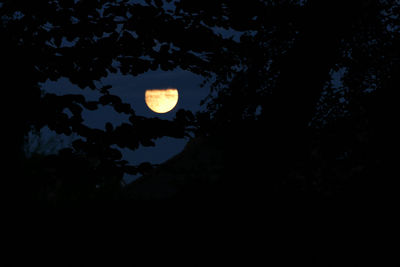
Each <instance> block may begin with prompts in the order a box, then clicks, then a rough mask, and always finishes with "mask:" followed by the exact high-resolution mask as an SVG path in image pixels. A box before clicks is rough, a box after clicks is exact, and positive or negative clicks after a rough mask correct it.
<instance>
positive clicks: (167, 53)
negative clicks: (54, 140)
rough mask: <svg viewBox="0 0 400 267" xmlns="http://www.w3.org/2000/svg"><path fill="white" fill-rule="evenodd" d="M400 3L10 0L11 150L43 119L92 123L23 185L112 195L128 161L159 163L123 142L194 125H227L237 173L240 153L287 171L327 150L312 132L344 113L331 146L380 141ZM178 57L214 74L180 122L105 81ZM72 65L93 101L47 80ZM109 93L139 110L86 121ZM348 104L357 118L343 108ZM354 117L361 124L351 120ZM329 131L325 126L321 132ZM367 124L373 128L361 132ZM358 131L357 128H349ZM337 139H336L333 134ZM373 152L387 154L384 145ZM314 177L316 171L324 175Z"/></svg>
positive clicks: (6, 12)
mask: <svg viewBox="0 0 400 267" xmlns="http://www.w3.org/2000/svg"><path fill="white" fill-rule="evenodd" d="M399 9H400V3H399V2H398V1H396V0H392V1H390V0H369V1H365V0H357V1H351V2H349V1H344V0H335V1H333V0H328V1H319V0H308V1H294V0H293V1H289V0H282V1H261V0H251V1H246V3H245V4H244V3H242V2H238V1H234V0H224V1H212V0H204V1H190V0H177V1H170V0H165V1H162V0H146V1H144V2H136V1H128V0H112V1H105V0H82V1H74V0H52V1H28V0H12V1H6V0H2V1H0V15H1V20H2V23H1V26H0V36H1V37H2V40H3V43H4V48H3V50H2V52H1V53H2V73H3V74H4V80H3V92H4V93H5V98H4V99H5V101H6V102H7V108H6V111H7V112H8V113H9V114H10V113H12V115H9V116H8V120H6V121H5V125H7V127H8V129H9V130H8V135H7V140H10V141H9V142H8V143H9V146H10V151H12V152H11V153H12V154H11V155H12V156H11V158H12V160H13V161H15V162H23V161H24V160H23V156H22V155H21V151H22V142H23V137H24V135H25V134H26V133H27V132H28V131H29V130H30V129H32V127H34V128H41V127H43V126H48V127H49V128H50V129H52V130H54V131H56V132H57V133H63V134H66V135H70V134H72V133H74V134H77V135H78V136H80V139H79V140H77V141H75V142H74V144H73V147H71V148H69V149H65V150H62V151H60V153H59V155H53V156H52V157H48V158H46V159H45V160H42V161H41V163H40V164H44V165H45V166H56V167H55V170H54V172H53V173H52V174H49V172H48V171H45V170H46V167H40V168H39V169H40V171H39V173H37V170H35V168H33V169H29V168H24V170H28V171H25V173H24V172H22V173H21V172H20V171H16V172H14V173H15V175H16V177H18V176H20V175H23V177H25V178H24V179H22V182H19V183H18V185H19V187H20V186H21V185H24V184H29V185H30V186H25V187H24V188H26V190H22V191H21V192H22V193H21V194H27V192H28V193H29V194H34V195H35V196H36V197H37V196H38V195H40V196H39V198H43V199H47V198H48V195H46V196H44V195H45V194H43V192H42V191H43V187H45V186H43V184H48V183H50V182H49V180H51V179H52V178H49V177H52V175H53V176H61V177H62V179H61V180H62V181H64V185H65V186H64V187H63V189H62V190H64V189H65V188H76V187H79V188H81V189H82V190H78V189H76V190H75V191H74V190H67V189H65V191H66V192H67V191H68V194H67V193H65V194H64V195H63V193H60V194H61V195H62V198H63V197H65V198H67V199H81V198H92V197H93V198H96V197H97V196H98V194H103V193H104V192H107V193H104V194H111V195H114V194H115V192H117V191H118V190H119V189H118V188H120V182H121V179H122V176H123V174H124V173H137V172H145V171H146V170H147V167H148V165H142V166H131V165H129V164H128V162H126V161H123V160H121V157H122V156H121V152H120V151H119V149H118V148H116V146H117V147H119V148H125V147H127V148H129V149H132V150H134V149H137V148H138V147H139V146H140V145H143V146H152V145H154V140H155V139H156V138H160V137H163V136H172V137H177V138H183V137H184V136H185V135H186V134H187V133H188V132H189V131H193V130H194V129H195V132H196V134H203V135H213V134H216V133H217V134H220V135H224V136H229V137H228V140H230V142H231V145H230V147H231V148H230V149H232V150H233V151H232V153H231V155H232V158H229V159H228V161H229V162H230V164H229V165H228V166H230V172H229V171H228V173H230V174H231V175H234V172H235V170H237V166H240V165H242V166H245V167H243V168H242V169H241V171H242V172H243V173H242V174H243V175H245V173H248V172H249V170H250V169H252V168H253V167H254V165H256V166H258V167H255V168H254V169H253V171H250V174H251V175H252V176H258V175H256V173H257V172H260V171H261V172H262V171H263V170H262V168H261V167H260V166H264V163H265V162H269V163H270V164H271V165H273V166H272V167H271V168H272V170H271V173H272V174H273V175H275V176H279V177H280V176H282V175H283V172H282V171H280V170H279V168H282V167H283V165H290V166H292V165H293V164H294V165H295V162H297V161H298V159H299V157H300V158H302V157H303V158H304V157H311V156H310V155H311V154H310V153H313V152H315V151H311V150H310V149H311V148H310V145H309V144H310V142H312V141H315V140H318V141H316V142H322V141H321V140H322V139H323V138H327V139H329V138H328V136H329V133H326V131H328V132H329V130H328V129H330V128H329V127H331V125H336V126H332V127H333V128H334V130H333V132H335V133H334V136H335V137H337V136H338V135H340V134H342V133H343V131H345V130H344V129H348V131H349V132H351V133H352V134H343V136H342V139H340V138H339V139H335V141H334V143H335V144H336V145H338V146H345V148H343V149H342V150H340V149H337V148H336V149H337V150H338V151H336V152H337V153H338V154H335V153H334V152H332V151H333V150H334V148H333V147H331V148H329V149H328V148H327V149H326V150H325V152H324V153H327V154H329V155H330V156H332V157H334V158H335V159H336V158H338V157H339V156H340V155H339V154H340V153H342V154H343V153H350V152H351V153H353V154H352V155H356V154H357V153H361V148H358V149H357V148H355V146H359V147H363V146H365V145H366V143H365V142H368V146H369V145H371V143H374V142H377V141H376V139H377V138H378V137H379V138H380V137H381V136H379V133H376V131H375V130H371V129H376V128H377V127H378V126H377V125H378V124H379V116H378V114H383V113H382V112H383V111H378V110H376V107H377V106H381V104H382V102H380V101H382V99H383V97H384V96H385V94H386V93H387V92H388V91H389V90H393V89H394V88H395V87H396V86H398V85H399V78H398V71H399V51H398V47H399V26H400V21H399V16H398V15H397V14H398V13H399V12H398V11H399ZM229 35H231V36H229ZM177 67H179V68H181V69H184V70H188V71H191V72H194V73H196V74H200V75H202V76H203V77H204V78H205V82H209V84H211V90H212V92H211V94H210V97H209V99H208V100H207V101H206V105H207V108H208V109H207V111H206V112H203V113H199V114H197V115H196V116H194V115H193V114H191V113H190V112H188V111H184V110H181V111H179V112H178V113H177V116H176V118H175V119H174V120H173V121H166V120H161V119H156V118H144V117H141V116H137V115H136V114H135V112H134V110H133V109H132V107H131V106H130V105H129V104H128V103H125V102H124V100H123V99H120V98H119V97H118V96H116V95H113V94H112V86H110V85H104V84H101V82H100V81H101V79H102V78H104V77H107V76H108V75H110V74H113V73H118V72H119V73H121V74H123V75H134V76H136V75H140V74H142V73H145V72H147V71H149V70H156V69H159V68H160V69H161V70H173V69H175V68H177ZM339 71H341V73H342V76H341V77H340V83H339V84H336V85H334V84H333V82H332V74H333V73H335V72H339ZM60 78H68V79H69V81H70V82H71V83H72V84H74V85H76V86H78V87H80V88H82V89H84V90H97V91H99V92H100V93H101V94H102V96H101V97H100V98H99V99H98V100H97V101H87V100H86V99H85V98H84V97H83V96H82V95H72V94H69V95H64V96H56V95H54V94H45V93H43V92H42V90H41V88H40V85H41V84H42V83H44V82H46V81H57V80H59V79H60ZM335 86H336V87H339V88H336V89H335V88H334V87H335ZM99 105H110V106H112V107H113V108H114V110H115V111H116V112H118V113H125V114H127V115H129V123H123V124H121V125H117V126H115V125H112V123H107V124H106V127H105V130H104V131H103V130H100V129H91V128H89V127H87V126H86V125H84V123H83V118H82V111H83V109H88V110H96V109H97V108H98V107H99ZM374 108H375V110H374ZM65 109H68V110H69V111H70V112H71V113H72V116H68V115H67V114H65V112H64V110H65ZM346 114H347V115H346ZM344 117H346V118H350V117H351V118H352V119H353V121H351V122H349V121H348V120H347V121H346V122H344V121H340V120H339V118H344ZM365 120H368V122H365ZM346 123H347V124H346ZM338 124H341V126H340V127H341V128H340V127H339V126H337V125H338ZM344 124H346V125H348V124H352V127H353V128H352V130H349V128H343V127H347V126H344ZM326 125H328V126H326ZM357 127H358V128H357ZM360 127H361V128H362V129H361V128H360ZM356 128H357V129H356ZM310 129H314V130H310ZM315 129H320V130H315ZM321 129H322V130H321ZM318 131H319V133H321V132H323V131H325V133H324V134H323V135H322V137H321V135H320V137H318V138H315V134H316V133H317V132H318ZM363 131H364V132H365V131H366V132H367V134H366V135H367V136H368V138H369V139H368V140H367V141H365V140H364V139H362V138H364V137H360V136H359V135H362V134H361V132H363ZM338 132H339V133H338ZM330 133H332V132H330ZM349 138H355V139H357V138H358V139H357V140H356V141H352V142H349V141H346V139H349ZM249 139H250V140H251V141H248V140H249ZM329 140H330V141H325V142H324V145H327V144H328V143H329V142H332V140H333V139H329ZM339 140H340V141H339ZM363 140H364V141H365V142H364V141H363ZM363 142H364V143H363ZM346 143H347V144H349V143H351V144H349V145H348V146H346V145H345V144H346ZM232 144H235V145H232ZM374 144H375V143H374ZM257 146H260V147H262V148H264V149H267V148H268V153H266V154H267V155H265V157H257V156H254V155H253V156H251V157H247V159H244V158H246V156H245V155H248V154H249V153H250V154H251V153H253V154H254V153H256V152H254V151H257V150H254V151H253V152H251V151H252V149H254V148H255V147H257ZM371 146H373V145H371ZM327 151H329V152H327ZM354 151H356V152H354ZM320 152H321V151H319V152H318V153H320ZM374 152H376V151H375V150H374ZM374 152H372V151H370V152H368V153H370V154H373V153H374ZM321 153H322V152H321ZM334 154H335V156H333V155H334ZM346 155H347V154H346ZM363 155H365V153H364V154H363ZM346 157H347V156H346ZM354 157H355V158H354V160H361V159H362V158H363V157H364V156H354ZM367 158H368V161H369V160H372V161H374V160H375V161H376V158H375V157H374V156H372V155H370V157H367ZM335 159H334V160H333V161H335ZM275 163H276V164H275ZM21 164H22V163H21ZM40 164H36V165H35V166H39V165H40ZM307 164H311V163H310V162H308V163H307ZM365 164H367V163H365ZM71 165H72V166H80V167H77V168H76V171H77V172H78V173H74V171H73V170H71V169H69V167H68V166H71ZM67 169H68V170H67ZM78 170H79V171H78ZM81 170H83V171H81ZM309 171H310V172H311V170H309ZM26 172H28V173H26ZM32 172H36V173H35V174H33V173H32ZM44 172H47V173H44ZM278 173H280V174H279V175H276V174H278ZM246 175H248V174H246ZM301 175H305V174H304V173H303V174H301ZM310 175H311V174H310ZM283 176H285V177H287V176H288V174H285V175H283ZM289 176H290V175H289ZM311 176H312V177H313V178H312V180H313V181H314V182H316V180H315V179H317V178H318V179H319V177H320V176H318V175H315V174H313V175H311ZM317 176H318V177H317ZM32 177H35V178H34V179H33V178H32ZM71 177H75V179H71ZM315 177H317V178H315ZM280 178H282V177H280ZM35 179H42V180H41V182H38V181H37V180H35ZM19 181H21V180H19ZM65 181H67V182H65ZM280 181H285V182H286V180H285V179H283V178H282V179H280ZM35 186H36V187H39V189H37V190H36V191H35V190H34V189H32V188H36V187H35ZM52 187H54V188H56V187H57V185H55V184H53V185H52ZM272 187H273V186H272ZM40 188H42V189H40ZM41 190H42V191H41ZM51 190H53V189H51ZM51 190H50V191H51ZM54 190H55V189H54ZM17 191H18V190H17ZM78 191H79V192H80V193H79V194H81V195H79V196H77V195H76V194H78V193H76V192H78ZM52 192H53V191H52ZM57 192H58V191H57ZM60 192H61V191H60ZM82 192H84V193H82ZM98 192H101V193H98ZM110 192H112V193H110ZM47 193H49V192H47ZM47 193H46V194H47ZM41 194H42V195H41ZM19 195H20V194H19Z"/></svg>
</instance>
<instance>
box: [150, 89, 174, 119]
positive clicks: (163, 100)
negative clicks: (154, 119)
mask: <svg viewBox="0 0 400 267" xmlns="http://www.w3.org/2000/svg"><path fill="white" fill-rule="evenodd" d="M144 98H145V101H146V105H147V106H148V107H149V109H151V110H152V111H154V112H156V113H167V112H169V111H171V110H172V109H173V108H174V107H175V106H176V104H177V103H178V98H179V95H178V89H175V88H168V89H149V90H146V92H145V96H144Z"/></svg>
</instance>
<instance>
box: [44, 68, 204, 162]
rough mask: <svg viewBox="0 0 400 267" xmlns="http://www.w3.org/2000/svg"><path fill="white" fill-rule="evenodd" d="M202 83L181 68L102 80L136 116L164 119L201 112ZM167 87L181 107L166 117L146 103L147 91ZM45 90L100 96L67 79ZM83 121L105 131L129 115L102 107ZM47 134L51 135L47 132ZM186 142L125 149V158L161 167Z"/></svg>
mask: <svg viewBox="0 0 400 267" xmlns="http://www.w3.org/2000/svg"><path fill="white" fill-rule="evenodd" d="M201 82H202V77H201V76H198V75H195V74H193V73H191V72H188V71H184V70H181V69H177V70H174V71H168V72H166V71H161V70H158V71H150V72H147V73H144V74H142V75H139V76H136V77H133V76H123V75H121V74H111V75H109V77H107V78H105V79H103V80H102V83H103V84H104V85H108V84H109V85H112V86H113V88H112V89H111V90H110V92H111V93H112V94H115V95H118V96H120V97H121V99H122V100H123V101H124V102H126V103H129V104H131V106H132V108H133V109H134V110H135V112H136V114H137V115H140V116H145V117H158V118H161V119H172V118H173V117H174V116H175V113H176V111H177V110H179V109H181V108H183V109H187V110H190V111H192V112H196V111H198V110H200V109H202V107H201V106H200V101H201V100H202V99H204V98H205V97H206V96H207V94H208V93H209V88H207V87H204V88H200V86H199V85H200V83H201ZM168 87H170V88H177V89H178V90H179V100H178V104H177V105H176V107H175V108H174V109H173V110H172V111H170V112H168V113H165V114H157V113H154V112H152V111H151V110H150V109H149V108H148V107H147V106H146V103H145V101H144V93H145V91H146V89H158V88H168ZM43 90H44V91H45V92H51V93H55V94H58V95H64V94H75V93H79V94H83V95H84V96H85V97H86V98H87V99H88V100H91V99H92V100H97V99H98V97H99V95H100V94H99V93H98V92H96V91H92V90H90V89H85V90H81V89H79V88H78V87H77V86H74V85H73V84H71V83H70V82H69V81H68V80H67V79H60V80H59V81H57V82H46V83H45V84H43ZM83 118H84V119H85V124H87V125H88V126H90V127H94V128H101V129H104V125H105V123H106V122H111V123H113V124H114V126H116V125H119V124H120V123H121V122H123V121H127V119H128V116H126V115H123V114H122V115H121V114H119V113H117V112H115V111H114V110H113V109H112V108H111V107H101V106H100V108H99V110H96V111H85V112H84V113H83ZM45 135H52V134H51V133H45ZM187 141H188V140H187V139H175V138H169V137H164V138H161V139H158V140H156V146H155V147H140V148H139V149H138V150H135V151H130V150H128V149H125V150H124V151H123V156H124V159H126V160H128V161H129V162H130V163H131V164H135V165H136V164H140V163H142V162H151V163H154V164H158V163H162V162H164V161H166V160H167V159H169V158H171V157H172V156H174V155H176V154H178V153H179V152H181V151H182V149H183V148H184V146H185V144H186V143H187Z"/></svg>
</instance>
